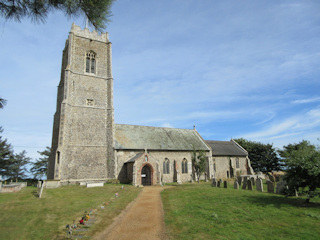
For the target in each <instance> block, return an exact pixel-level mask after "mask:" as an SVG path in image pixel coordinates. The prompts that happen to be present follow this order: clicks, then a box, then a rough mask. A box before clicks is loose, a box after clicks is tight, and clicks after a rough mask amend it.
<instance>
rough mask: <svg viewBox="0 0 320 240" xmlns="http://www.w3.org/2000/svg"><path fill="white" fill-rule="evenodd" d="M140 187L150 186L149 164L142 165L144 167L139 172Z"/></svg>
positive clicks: (150, 170)
mask: <svg viewBox="0 0 320 240" xmlns="http://www.w3.org/2000/svg"><path fill="white" fill-rule="evenodd" d="M141 185H143V186H150V185H152V169H151V167H150V165H149V164H146V165H144V167H143V168H142V170H141Z"/></svg>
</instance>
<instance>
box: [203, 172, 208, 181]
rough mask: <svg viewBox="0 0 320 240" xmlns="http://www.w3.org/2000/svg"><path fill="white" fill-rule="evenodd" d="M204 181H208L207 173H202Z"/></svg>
mask: <svg viewBox="0 0 320 240" xmlns="http://www.w3.org/2000/svg"><path fill="white" fill-rule="evenodd" d="M204 181H205V182H208V176H207V173H204Z"/></svg>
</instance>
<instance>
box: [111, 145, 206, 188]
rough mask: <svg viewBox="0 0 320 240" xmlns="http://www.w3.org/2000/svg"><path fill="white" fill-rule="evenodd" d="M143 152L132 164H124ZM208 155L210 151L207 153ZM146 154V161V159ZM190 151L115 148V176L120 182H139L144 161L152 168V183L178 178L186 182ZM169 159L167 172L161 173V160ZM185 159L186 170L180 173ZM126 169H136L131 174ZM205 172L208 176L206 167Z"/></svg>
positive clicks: (190, 166) (190, 171)
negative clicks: (186, 163)
mask: <svg viewBox="0 0 320 240" xmlns="http://www.w3.org/2000/svg"><path fill="white" fill-rule="evenodd" d="M139 153H143V154H142V155H141V156H140V157H139V158H137V159H135V162H134V166H133V167H129V166H130V165H129V164H125V162H127V161H128V160H130V159H132V158H133V157H135V156H136V155H137V154H139ZM207 154H208V155H210V153H209V152H208V153H207ZM146 156H147V159H148V161H146ZM191 156H192V152H190V151H146V152H145V151H144V150H117V152H116V159H117V166H118V168H117V176H118V179H119V180H120V181H121V182H132V181H133V180H134V179H135V180H136V185H140V184H141V169H142V166H143V165H144V164H145V163H149V164H150V165H151V166H152V168H153V171H154V172H153V184H160V183H171V182H176V181H177V180H178V179H177V178H179V180H180V181H181V182H182V183H183V182H188V181H190V180H191V175H192V162H191ZM166 158H167V159H169V163H170V164H169V173H168V174H164V173H163V162H164V161H165V159H166ZM183 159H186V160H187V162H188V172H187V173H182V161H183ZM175 163H176V170H175ZM128 169H132V171H134V170H133V169H135V170H136V172H133V173H132V175H134V174H135V175H136V176H132V177H131V175H128ZM207 169H208V170H207V174H208V176H210V173H209V168H207ZM129 172H130V171H129ZM177 174H179V176H177ZM127 176H129V179H128V178H127Z"/></svg>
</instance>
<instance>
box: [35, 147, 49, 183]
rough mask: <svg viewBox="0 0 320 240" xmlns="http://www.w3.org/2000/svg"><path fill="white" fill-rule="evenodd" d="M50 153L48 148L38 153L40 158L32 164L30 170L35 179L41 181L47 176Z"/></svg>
mask: <svg viewBox="0 0 320 240" xmlns="http://www.w3.org/2000/svg"><path fill="white" fill-rule="evenodd" d="M50 152H51V149H50V147H46V149H45V150H43V151H42V152H40V151H38V153H39V154H40V155H41V157H40V158H39V159H37V160H36V162H34V163H33V164H32V165H33V166H32V168H31V169H30V171H31V172H32V174H33V175H34V177H35V178H37V179H41V178H43V177H44V176H45V175H46V174H47V169H48V162H49V156H50Z"/></svg>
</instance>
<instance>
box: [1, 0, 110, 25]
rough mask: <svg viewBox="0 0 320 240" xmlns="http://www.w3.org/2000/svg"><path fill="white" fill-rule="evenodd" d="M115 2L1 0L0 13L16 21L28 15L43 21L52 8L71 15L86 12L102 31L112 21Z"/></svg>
mask: <svg viewBox="0 0 320 240" xmlns="http://www.w3.org/2000/svg"><path fill="white" fill-rule="evenodd" d="M113 2H114V0H14V1H13V0H0V14H1V15H2V16H3V17H5V18H6V19H14V20H16V21H20V20H21V19H22V18H25V17H28V18H31V19H32V20H35V21H42V22H43V21H45V19H46V17H47V15H48V13H49V12H50V11H52V10H60V11H62V12H64V13H65V14H66V15H68V16H70V17H71V16H77V15H79V14H80V13H84V14H85V15H86V17H87V18H88V20H89V22H90V23H91V24H92V25H93V26H94V27H95V28H96V29H97V30H98V31H102V30H103V29H105V28H106V24H107V23H108V22H109V21H110V17H111V6H112V3H113Z"/></svg>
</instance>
